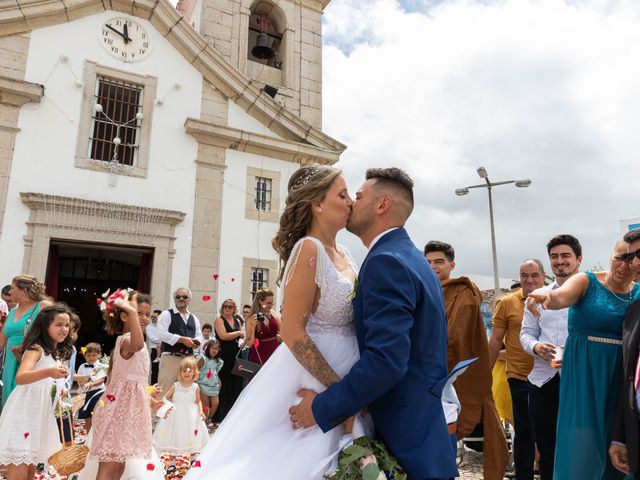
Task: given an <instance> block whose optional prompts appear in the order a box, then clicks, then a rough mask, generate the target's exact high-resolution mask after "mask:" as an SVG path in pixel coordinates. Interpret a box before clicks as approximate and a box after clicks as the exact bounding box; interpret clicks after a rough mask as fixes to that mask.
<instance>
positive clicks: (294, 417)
mask: <svg viewBox="0 0 640 480" xmlns="http://www.w3.org/2000/svg"><path fill="white" fill-rule="evenodd" d="M316 395H318V394H317V392H314V391H313V390H309V389H308V388H303V389H301V390H298V396H299V397H302V401H301V402H300V403H299V404H298V405H294V406H293V407H291V408H290V409H289V418H290V419H291V425H292V426H293V428H295V429H297V428H307V427H312V426H314V425H316V419H315V418H314V417H313V411H312V410H311V405H312V404H313V399H314V398H316Z"/></svg>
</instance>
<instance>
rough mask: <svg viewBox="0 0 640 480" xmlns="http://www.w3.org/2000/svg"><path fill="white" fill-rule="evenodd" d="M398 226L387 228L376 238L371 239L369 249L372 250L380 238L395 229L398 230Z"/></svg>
mask: <svg viewBox="0 0 640 480" xmlns="http://www.w3.org/2000/svg"><path fill="white" fill-rule="evenodd" d="M398 228H399V227H391V228H390V229H389V230H385V231H384V232H382V233H381V234H379V235H378V236H377V237H376V238H374V239H373V240H371V243H370V244H369V250H371V249H372V248H373V246H374V245H375V244H376V243H377V242H378V240H380V239H381V238H382V237H384V236H385V235H386V234H387V233H389V232H393V231H394V230H397V229H398Z"/></svg>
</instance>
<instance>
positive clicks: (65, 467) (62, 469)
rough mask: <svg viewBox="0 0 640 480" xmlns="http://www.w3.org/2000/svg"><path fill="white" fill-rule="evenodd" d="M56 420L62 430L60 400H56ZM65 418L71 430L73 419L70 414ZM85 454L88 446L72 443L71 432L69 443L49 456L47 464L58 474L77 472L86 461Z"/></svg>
mask: <svg viewBox="0 0 640 480" xmlns="http://www.w3.org/2000/svg"><path fill="white" fill-rule="evenodd" d="M58 414H59V416H58V421H59V422H60V431H64V429H63V428H62V418H63V414H62V401H58ZM67 420H68V422H69V426H70V427H71V431H72V432H73V419H72V415H67ZM87 455H89V447H87V446H86V445H78V444H76V443H74V440H73V434H72V435H71V445H69V446H68V447H67V446H64V445H63V446H62V450H58V451H57V452H55V453H54V454H53V455H51V456H50V457H49V460H48V462H49V464H50V465H52V466H53V468H55V469H56V471H57V472H58V473H59V474H60V475H70V474H72V473H76V472H79V471H80V470H82V469H83V468H84V464H85V463H86V462H87Z"/></svg>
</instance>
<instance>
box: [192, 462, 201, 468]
mask: <svg viewBox="0 0 640 480" xmlns="http://www.w3.org/2000/svg"><path fill="white" fill-rule="evenodd" d="M201 466H202V464H201V463H200V460H194V461H193V468H200V467H201Z"/></svg>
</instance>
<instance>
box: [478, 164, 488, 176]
mask: <svg viewBox="0 0 640 480" xmlns="http://www.w3.org/2000/svg"><path fill="white" fill-rule="evenodd" d="M478 175H479V176H480V178H487V170H486V169H485V168H484V167H478Z"/></svg>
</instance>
